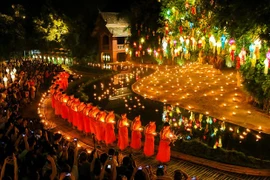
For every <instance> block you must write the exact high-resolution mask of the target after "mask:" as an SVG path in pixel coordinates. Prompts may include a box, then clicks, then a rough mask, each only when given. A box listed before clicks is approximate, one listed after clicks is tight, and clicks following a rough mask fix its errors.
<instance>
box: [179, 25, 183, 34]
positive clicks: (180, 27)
mask: <svg viewBox="0 0 270 180" xmlns="http://www.w3.org/2000/svg"><path fill="white" fill-rule="evenodd" d="M182 32H183V27H182V26H179V33H180V34H182Z"/></svg>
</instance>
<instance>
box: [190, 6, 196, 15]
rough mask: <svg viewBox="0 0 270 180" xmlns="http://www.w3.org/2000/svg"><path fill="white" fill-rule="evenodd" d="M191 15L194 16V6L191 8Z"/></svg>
mask: <svg viewBox="0 0 270 180" xmlns="http://www.w3.org/2000/svg"><path fill="white" fill-rule="evenodd" d="M191 14H193V15H196V8H195V7H194V6H192V8H191Z"/></svg>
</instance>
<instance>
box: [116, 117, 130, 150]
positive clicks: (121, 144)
mask: <svg viewBox="0 0 270 180" xmlns="http://www.w3.org/2000/svg"><path fill="white" fill-rule="evenodd" d="M128 127H129V123H128V119H127V115H126V114H122V115H121V119H119V121H118V144H117V145H118V148H119V149H120V150H124V149H126V148H127V147H128V144H129V142H128Z"/></svg>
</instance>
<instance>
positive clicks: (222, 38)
mask: <svg viewBox="0 0 270 180" xmlns="http://www.w3.org/2000/svg"><path fill="white" fill-rule="evenodd" d="M220 41H221V48H222V49H224V48H225V42H226V37H225V36H224V34H222V36H221V38H220Z"/></svg>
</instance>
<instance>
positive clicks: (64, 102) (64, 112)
mask: <svg viewBox="0 0 270 180" xmlns="http://www.w3.org/2000/svg"><path fill="white" fill-rule="evenodd" d="M68 100H69V96H68V95H67V94H63V97H62V101H61V105H62V107H61V117H62V118H63V119H67V118H68V107H67V102H68Z"/></svg>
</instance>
